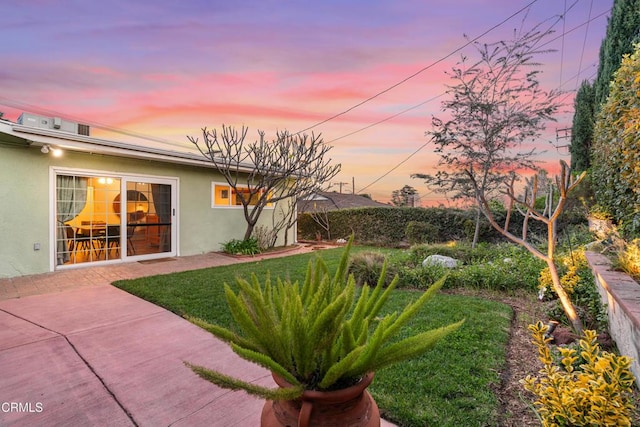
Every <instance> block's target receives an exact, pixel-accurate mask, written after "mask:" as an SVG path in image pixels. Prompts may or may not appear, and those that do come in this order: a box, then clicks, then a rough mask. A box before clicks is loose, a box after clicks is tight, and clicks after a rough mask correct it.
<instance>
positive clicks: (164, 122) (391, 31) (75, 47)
mask: <svg viewBox="0 0 640 427" xmlns="http://www.w3.org/2000/svg"><path fill="white" fill-rule="evenodd" d="M612 5H613V0H446V1H445V0H421V1H417V0H385V1H380V0H366V1H364V0H357V1H348V0H342V1H338V0H323V1H276V0H261V1H245V0H236V1H232V2H231V1H225V2H222V1H219V0H210V1H209V0H180V1H163V0H157V1H153V2H151V1H146V0H145V1H135V0H117V1H114V0H103V1H81V0H76V1H68V0H59V1H53V0H22V1H17V0H5V1H4V2H3V3H2V6H1V8H0V11H1V12H0V40H2V43H1V44H0V53H1V58H2V66H0V111H2V112H4V117H5V118H8V119H10V120H16V119H17V118H18V116H19V115H20V113H21V112H22V111H29V112H34V113H38V114H45V115H56V116H61V117H64V118H67V119H70V120H74V121H80V122H83V123H88V124H90V125H91V126H92V135H93V136H96V137H102V138H109V139H117V140H126V141H129V142H132V143H137V144H146V145H150V146H160V147H162V148H165V149H176V150H177V149H184V148H187V149H190V148H191V147H190V143H189V142H188V140H187V137H186V136H187V135H190V136H199V135H200V134H201V130H200V129H201V128H202V127H204V126H207V127H209V128H218V129H220V128H221V126H222V125H223V124H225V125H230V126H237V127H240V126H243V125H244V126H247V127H248V128H249V138H251V139H256V137H257V131H258V130H264V131H265V132H266V134H267V136H268V137H273V136H275V132H276V131H278V130H285V129H286V130H288V131H290V132H293V133H295V132H298V131H301V130H304V129H307V131H306V132H307V133H311V132H314V133H316V134H319V133H320V134H322V137H323V139H324V141H325V142H327V143H329V144H330V145H332V146H333V147H334V148H333V149H332V150H331V151H330V154H331V157H332V158H333V160H334V161H335V162H338V163H341V164H342V172H341V174H340V175H339V176H338V177H337V178H336V179H335V180H334V183H336V184H337V183H339V182H343V183H346V184H343V191H344V192H351V191H352V186H351V184H352V182H355V191H356V192H365V193H369V194H371V195H372V196H373V198H375V199H376V200H379V201H383V202H386V201H388V200H389V199H390V197H391V192H392V191H393V190H396V189H400V188H401V187H402V186H403V185H405V184H409V185H411V186H413V187H415V188H416V189H417V190H418V192H419V194H420V196H421V204H423V205H425V206H426V205H430V204H433V203H434V202H435V201H436V200H437V199H439V198H441V196H439V195H434V194H430V192H429V190H428V189H427V188H426V186H425V185H424V184H423V183H422V182H421V181H420V180H415V179H411V178H410V175H411V174H412V173H430V172H433V170H434V167H435V165H436V163H437V160H438V158H437V156H436V155H435V154H434V153H433V148H434V147H433V146H432V145H430V144H427V145H426V146H425V143H427V141H428V139H427V137H426V136H425V132H427V131H429V130H430V128H431V117H432V116H433V115H435V116H442V112H441V110H440V103H441V101H442V100H443V99H445V98H443V97H442V96H441V95H443V94H444V91H445V90H446V87H445V84H446V83H447V82H448V78H447V77H446V76H445V74H444V72H445V71H446V70H449V69H451V67H453V66H454V65H455V64H456V62H457V61H458V60H459V59H460V55H462V54H465V55H467V56H470V57H474V56H473V55H474V50H473V48H471V47H469V46H467V47H464V46H465V44H466V43H467V39H465V37H464V35H467V36H468V37H470V38H475V37H478V36H480V35H482V34H484V33H486V34H485V35H484V36H482V37H481V38H480V41H482V42H486V43H492V42H495V41H499V40H502V39H507V38H509V37H511V35H512V34H513V31H514V29H520V28H524V29H525V30H526V29H530V28H532V27H533V26H535V25H536V24H542V28H548V27H553V29H554V30H555V33H554V34H553V35H552V36H551V37H550V38H549V41H548V44H547V45H545V48H549V49H554V50H555V52H551V53H547V54H545V55H543V56H541V57H539V58H538V60H539V62H541V63H542V64H543V66H542V67H541V70H542V71H543V74H542V76H541V81H542V83H543V86H544V88H545V89H547V90H550V89H558V88H560V89H562V90H565V91H567V95H566V97H565V98H564V99H565V103H566V108H564V109H563V113H562V114H560V115H558V117H557V118H558V122H557V123H550V124H549V127H548V134H547V135H545V137H544V138H541V140H539V141H537V142H536V144H537V146H539V148H540V149H541V150H546V153H545V154H543V155H541V156H540V160H543V161H545V163H544V164H543V167H545V168H546V169H549V170H550V171H554V170H555V169H556V166H557V163H558V159H559V158H564V159H568V157H567V155H566V154H567V150H566V148H562V147H561V148H556V146H555V145H554V144H556V142H557V145H561V146H563V145H566V144H567V143H568V141H567V140H566V139H560V140H558V141H556V129H563V128H567V127H570V126H571V118H572V115H573V97H574V94H575V90H576V89H577V88H578V87H579V85H580V83H581V81H582V80H585V79H587V80H593V78H594V77H595V74H596V71H597V63H598V53H599V48H600V44H601V42H602V39H603V37H604V35H605V29H606V24H607V18H608V17H609V15H610V9H611V7H612ZM527 6H528V7H527ZM518 12H519V13H518ZM512 15H514V16H513V17H511V16H512ZM510 17H511V18H510ZM494 27H495V28H494ZM411 76H413V77H411ZM409 77H411V78H409ZM405 79H407V80H406V81H405ZM401 82H402V83H401ZM399 83H401V84H399ZM394 85H397V86H395V87H393V86H394ZM387 89H389V90H387ZM381 92H384V93H382V94H380V93H381ZM377 94H380V95H379V96H376V95H377ZM372 97H373V99H371V100H369V101H367V102H365V103H363V104H362V105H360V106H357V107H356V108H353V109H352V107H355V106H356V105H357V104H360V103H362V102H363V101H365V100H367V99H369V98H372ZM348 110H349V111H348ZM407 110H408V111H407ZM404 111H406V112H405V113H403V114H400V115H398V114H399V113H402V112H404ZM343 112H344V114H341V113H343ZM396 115H397V116H396ZM334 116H337V117H335V118H333V119H331V120H328V121H326V122H324V121H325V120H327V119H330V118H332V117H334ZM393 116H396V117H393ZM321 122H324V123H321ZM378 122H381V123H378ZM320 123H321V124H320ZM377 123H378V124H377ZM104 128H108V129H111V130H115V131H120V132H124V134H123V133H113V132H108V131H105V130H104ZM126 133H129V134H136V135H140V136H142V137H143V138H134V137H132V136H130V135H126ZM162 141H165V142H162ZM416 151H417V152H416ZM414 153H415V154H414ZM412 154H413V156H412ZM337 188H338V186H337V185H336V186H334V187H333V189H337Z"/></svg>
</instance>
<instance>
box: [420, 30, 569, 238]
mask: <svg viewBox="0 0 640 427" xmlns="http://www.w3.org/2000/svg"><path fill="white" fill-rule="evenodd" d="M549 34H550V31H539V30H538V29H537V28H534V29H533V30H531V31H529V32H527V33H524V34H522V33H519V32H514V38H513V40H509V41H501V42H498V43H493V44H480V43H475V44H474V46H475V47H476V50H477V52H478V54H479V56H480V59H479V60H478V61H477V62H475V63H472V64H469V59H468V58H467V57H462V59H461V61H460V62H459V63H458V64H457V65H456V66H455V67H453V69H452V70H451V71H450V72H447V75H448V76H449V77H450V78H451V79H452V80H453V82H454V83H453V84H452V85H451V86H448V94H449V95H450V99H448V100H445V101H444V102H443V103H442V110H443V111H444V112H446V113H447V114H448V116H449V118H448V119H447V120H443V119H439V118H436V117H434V118H432V128H433V130H432V131H431V132H427V136H431V139H432V141H433V142H434V144H435V145H436V150H435V152H436V153H438V154H439V155H440V159H439V161H438V172H437V173H436V174H433V175H431V174H420V173H417V174H413V175H412V177H413V178H421V179H424V180H425V182H426V183H427V185H428V186H429V187H430V188H432V189H434V191H436V192H440V193H446V194H451V193H453V198H454V199H468V200H473V201H477V200H479V199H478V194H477V192H478V191H481V192H482V194H483V195H484V197H490V195H491V194H493V193H495V192H496V190H497V189H498V188H500V187H501V186H502V185H503V184H504V183H505V182H507V181H508V178H509V175H510V172H512V171H516V170H522V169H534V168H535V163H534V160H533V157H534V155H535V154H536V153H535V150H534V149H531V150H522V146H523V144H524V143H525V142H526V141H533V140H535V139H536V138H538V137H539V136H540V135H541V133H542V130H544V128H545V124H546V123H545V122H546V121H547V120H553V114H554V113H555V112H556V111H557V110H558V108H559V107H560V104H559V103H558V102H557V98H558V95H559V93H558V92H555V91H551V92H545V91H543V90H541V89H540V87H539V82H538V73H539V71H537V70H536V69H535V68H536V67H537V66H538V65H539V64H538V63H537V62H535V61H534V57H535V56H536V55H538V54H540V53H543V52H544V51H542V50H540V49H539V47H538V46H539V45H540V44H541V42H542V40H543V39H544V38H545V37H546V36H548V35H549ZM480 212H481V209H480V207H479V210H478V214H477V216H476V227H475V233H474V238H473V245H474V246H475V245H476V243H477V241H478V236H479V231H480V218H481V213H480Z"/></svg>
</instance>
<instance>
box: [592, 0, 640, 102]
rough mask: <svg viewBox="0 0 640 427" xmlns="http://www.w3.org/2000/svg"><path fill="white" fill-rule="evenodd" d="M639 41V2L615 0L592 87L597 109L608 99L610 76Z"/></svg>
mask: <svg viewBox="0 0 640 427" xmlns="http://www.w3.org/2000/svg"><path fill="white" fill-rule="evenodd" d="M638 41H640V0H614V2H613V8H612V10H611V17H610V18H609V22H608V24H607V33H606V35H605V38H604V40H603V41H602V44H601V45H600V62H599V64H598V75H597V77H596V81H595V83H594V87H595V92H596V93H595V101H596V105H598V106H600V105H602V104H603V103H604V102H605V101H606V100H607V96H608V95H609V86H610V84H611V81H612V80H613V74H614V73H615V72H616V71H617V70H618V68H619V67H620V62H621V61H622V56H623V55H626V54H630V53H632V52H633V45H634V43H636V42H638Z"/></svg>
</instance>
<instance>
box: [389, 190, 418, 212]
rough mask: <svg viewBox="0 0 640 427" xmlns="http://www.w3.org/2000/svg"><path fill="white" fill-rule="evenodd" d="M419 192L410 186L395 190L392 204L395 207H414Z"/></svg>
mask: <svg viewBox="0 0 640 427" xmlns="http://www.w3.org/2000/svg"><path fill="white" fill-rule="evenodd" d="M417 194H418V190H416V189H415V188H413V187H412V186H410V185H405V186H404V187H402V188H401V189H400V190H393V192H392V193H391V204H392V205H394V206H399V207H400V206H412V207H413V206H414V205H415V197H416V195H417Z"/></svg>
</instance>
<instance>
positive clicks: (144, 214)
mask: <svg viewBox="0 0 640 427" xmlns="http://www.w3.org/2000/svg"><path fill="white" fill-rule="evenodd" d="M0 117H1V116H0ZM89 133H90V129H89V126H87V125H83V124H79V123H75V122H70V121H67V120H62V119H60V118H57V117H43V116H38V115H34V114H27V113H24V114H22V115H21V116H20V118H19V119H18V120H17V122H12V121H8V120H4V119H1V118H0V178H1V179H0V199H1V200H2V203H0V231H1V233H2V236H3V239H2V245H0V278H7V277H14V276H20V275H26V274H36V273H44V272H49V271H54V270H59V269H65V268H78V267H82V266H87V265H96V264H107V263H121V262H127V261H142V260H150V259H155V258H165V257H172V256H180V255H195V254H202V253H206V252H211V251H217V250H220V247H221V244H222V243H224V242H226V241H229V240H231V239H234V238H237V239H241V238H242V237H243V235H244V231H245V229H246V222H245V219H244V214H243V210H242V206H241V205H239V202H238V200H237V199H236V197H237V195H236V193H235V190H234V189H233V188H231V187H230V186H229V185H228V184H227V182H226V181H225V180H224V178H223V177H222V175H221V174H220V173H219V172H218V171H217V170H216V169H215V166H214V165H213V164H212V163H211V162H210V161H208V160H207V159H205V158H204V157H203V156H202V155H201V154H200V153H197V152H196V151H191V152H190V151H188V149H186V148H185V149H184V150H183V151H178V149H176V150H175V151H174V150H165V149H158V148H151V147H147V146H141V145H136V144H133V143H123V142H118V141H112V140H106V139H99V138H94V137H91V136H90V135H89ZM241 171H242V169H241ZM244 171H246V169H245V170H244ZM238 191H242V189H239V190H238ZM278 212H280V209H274V208H273V206H270V207H267V208H265V211H264V212H263V215H262V216H261V218H260V221H259V223H258V225H260V224H262V225H264V226H267V227H268V226H270V225H271V224H272V220H273V215H280V214H279V213H278ZM289 232H290V235H289V236H288V237H289V239H288V241H289V242H293V241H295V235H296V233H295V230H290V231H289ZM278 239H279V240H278V242H282V241H283V240H284V235H280V236H279V237H278Z"/></svg>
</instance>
